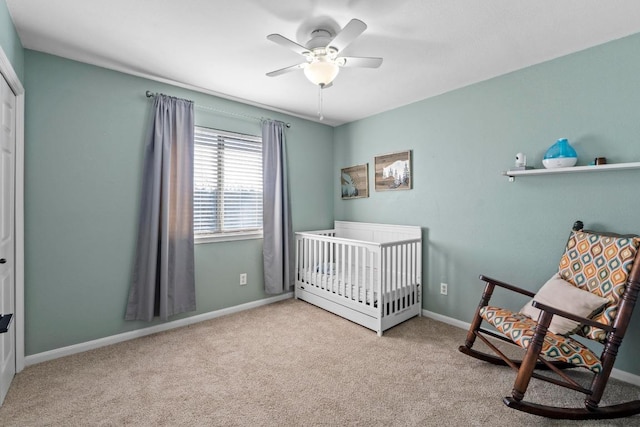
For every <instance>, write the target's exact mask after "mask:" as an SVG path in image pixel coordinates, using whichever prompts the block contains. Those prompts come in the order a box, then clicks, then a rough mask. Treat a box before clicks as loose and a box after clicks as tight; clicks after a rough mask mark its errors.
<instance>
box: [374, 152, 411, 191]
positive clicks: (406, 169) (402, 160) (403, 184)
mask: <svg viewBox="0 0 640 427" xmlns="http://www.w3.org/2000/svg"><path fill="white" fill-rule="evenodd" d="M374 165H375V186H376V191H390V190H410V189H411V150H408V151H400V152H397V153H391V154H383V155H381V156H376V158H375V161H374Z"/></svg>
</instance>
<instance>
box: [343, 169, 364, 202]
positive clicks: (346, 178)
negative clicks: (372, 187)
mask: <svg viewBox="0 0 640 427" xmlns="http://www.w3.org/2000/svg"><path fill="white" fill-rule="evenodd" d="M340 186H341V190H342V199H343V200H346V199H359V198H362V197H369V164H368V163H365V164H364V165H356V166H350V167H348V168H344V169H342V170H341V171H340Z"/></svg>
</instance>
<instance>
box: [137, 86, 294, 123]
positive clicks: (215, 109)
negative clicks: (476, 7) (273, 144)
mask: <svg viewBox="0 0 640 427" xmlns="http://www.w3.org/2000/svg"><path fill="white" fill-rule="evenodd" d="M145 95H146V96H147V98H153V97H154V96H156V95H158V94H157V93H153V92H151V91H150V90H148V91H146V92H145ZM160 95H164V94H163V93H161V94H160ZM194 104H195V103H194ZM195 106H196V108H199V109H201V110H207V111H213V112H215V113H220V114H227V115H229V116H235V117H241V118H243V119H250V120H257V121H259V122H261V121H263V120H265V119H264V117H256V116H250V115H248V114H241V113H232V112H231V111H225V110H220V109H217V108H213V107H209V106H205V105H199V104H195ZM285 126H286V127H288V128H290V127H291V123H285Z"/></svg>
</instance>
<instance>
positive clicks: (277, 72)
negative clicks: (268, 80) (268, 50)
mask: <svg viewBox="0 0 640 427" xmlns="http://www.w3.org/2000/svg"><path fill="white" fill-rule="evenodd" d="M305 65H307V63H306V62H303V63H302V64H297V65H292V66H290V67H286V68H281V69H279V70H275V71H271V72H270V73H267V76H269V77H276V76H279V75H281V74H285V73H288V72H290V71H295V70H299V69H301V68H304V66H305Z"/></svg>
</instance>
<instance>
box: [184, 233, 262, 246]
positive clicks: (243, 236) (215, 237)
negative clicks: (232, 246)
mask: <svg viewBox="0 0 640 427" xmlns="http://www.w3.org/2000/svg"><path fill="white" fill-rule="evenodd" d="M252 239H262V230H260V231H247V232H238V233H220V234H208V235H201V236H195V238H194V243H195V244H196V245H199V244H201V243H217V242H233V241H236V240H252Z"/></svg>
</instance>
